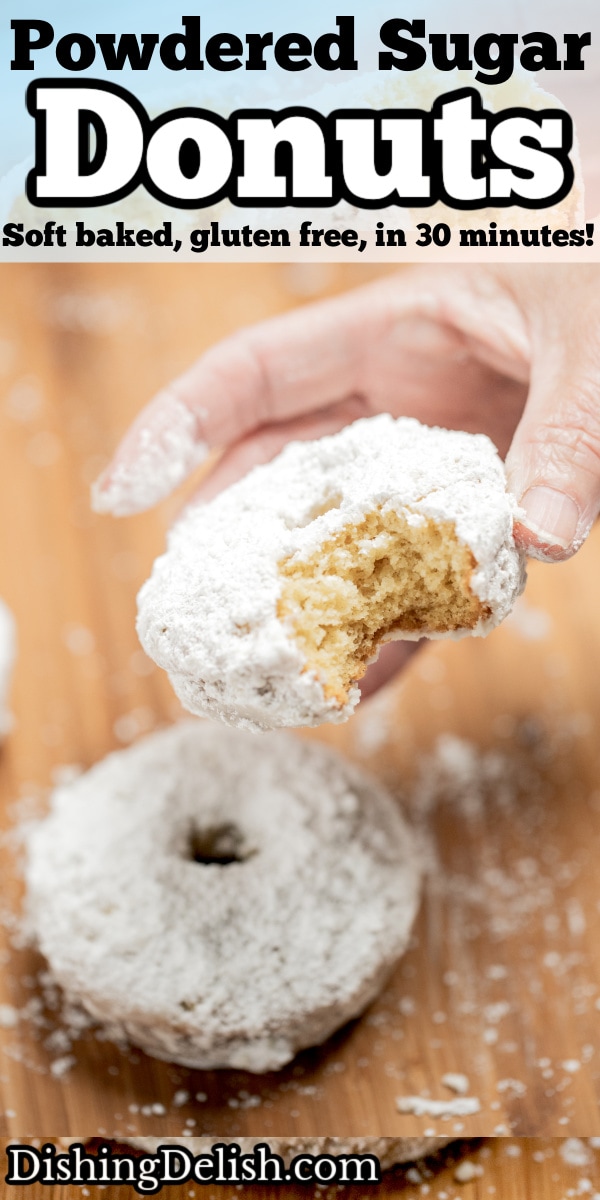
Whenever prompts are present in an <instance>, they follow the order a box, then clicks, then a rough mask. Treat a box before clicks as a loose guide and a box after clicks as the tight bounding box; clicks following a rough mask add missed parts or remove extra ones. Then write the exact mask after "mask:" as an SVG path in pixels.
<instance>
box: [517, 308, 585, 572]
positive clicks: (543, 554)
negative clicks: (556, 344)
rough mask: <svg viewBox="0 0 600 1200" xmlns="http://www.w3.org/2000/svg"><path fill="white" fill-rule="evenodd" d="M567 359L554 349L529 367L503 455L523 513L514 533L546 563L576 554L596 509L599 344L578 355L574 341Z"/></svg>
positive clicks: (534, 554)
mask: <svg viewBox="0 0 600 1200" xmlns="http://www.w3.org/2000/svg"><path fill="white" fill-rule="evenodd" d="M594 333H595V341H596V342H599V341H600V336H599V333H598V330H597V329H596V330H594ZM563 336H564V335H563ZM577 341H579V339H577ZM563 344H564V343H563ZM568 359H569V360H570V361H565V359H563V361H562V362H557V361H556V355H555V354H552V353H551V354H549V355H548V356H547V358H546V359H545V361H544V362H543V363H542V364H541V366H539V367H538V368H537V369H534V368H533V367H532V376H531V387H530V393H529V398H528V401H527V405H526V407H525V411H524V413H523V417H522V419H521V422H520V424H519V426H518V428H517V430H516V432H515V435H514V438H513V442H512V445H511V448H510V451H509V453H508V456H507V460H506V469H507V476H508V486H509V489H510V491H511V492H513V494H514V495H515V496H516V498H517V500H518V502H519V504H520V506H521V509H522V510H523V513H522V516H521V518H520V520H519V521H518V523H517V525H516V527H515V538H516V540H517V542H518V543H519V544H520V545H521V546H523V547H524V549H526V550H527V552H528V553H529V554H530V555H532V556H533V557H534V558H539V559H541V560H542V561H544V562H559V561H561V560H563V559H566V558H570V557H571V555H573V554H575V552H576V551H577V550H579V548H580V546H581V545H582V544H583V542H584V541H585V539H586V537H587V535H588V533H589V532H590V529H591V527H592V525H593V523H594V521H595V519H596V517H597V515H598V513H599V512H600V355H599V353H598V347H596V349H595V353H594V352H593V349H592V351H591V352H588V353H582V346H581V344H580V342H579V344H578V345H577V344H575V345H573V346H571V348H570V349H569V353H568Z"/></svg>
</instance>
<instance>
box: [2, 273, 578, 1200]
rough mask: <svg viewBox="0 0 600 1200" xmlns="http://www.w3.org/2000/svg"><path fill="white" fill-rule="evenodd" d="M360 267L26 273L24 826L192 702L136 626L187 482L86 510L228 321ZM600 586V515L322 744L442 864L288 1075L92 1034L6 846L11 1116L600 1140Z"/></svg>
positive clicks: (20, 279) (354, 276) (21, 326)
mask: <svg viewBox="0 0 600 1200" xmlns="http://www.w3.org/2000/svg"><path fill="white" fill-rule="evenodd" d="M363 278H366V272H364V273H361V272H360V270H358V269H356V270H350V269H343V270H342V269H340V270H339V271H330V272H328V273H325V274H323V272H322V271H316V270H315V271H311V270H310V269H307V270H305V271H302V269H300V268H291V267H285V266H277V265H273V266H262V265H257V266H221V265H219V266H215V267H210V266H202V265H198V266H196V265H192V266H189V267H188V266H177V267H172V266H171V267H169V266H166V267H164V268H163V267H161V266H139V267H137V266H117V265H111V266H105V267H101V266H94V265H88V266H64V267H57V266H52V267H49V266H44V265H36V266H25V265H19V266H16V267H14V268H13V267H4V268H2V286H1V287H0V371H1V375H0V513H1V514H2V519H1V521H0V595H1V596H3V597H4V598H5V599H6V600H7V601H8V603H9V604H10V606H11V607H12V609H13V611H14V613H15V615H16V617H17V622H18V627H19V643H20V649H19V659H18V666H17V671H16V677H15V683H14V689H13V697H12V699H13V709H14V713H15V728H14V731H13V733H12V735H11V737H10V738H9V739H8V741H7V742H6V744H5V747H4V749H3V750H2V752H1V754H0V797H1V802H2V808H3V812H4V818H3V828H4V829H5V830H6V831H8V830H10V829H11V828H12V826H13V825H14V823H15V821H18V820H20V819H22V817H23V814H24V813H27V812H29V811H31V810H35V809H38V810H39V808H40V805H42V804H43V802H44V796H45V794H46V793H47V789H48V787H49V785H50V783H51V781H52V779H53V777H54V778H56V773H57V770H58V769H59V768H64V766H65V764H75V765H77V766H78V767H84V768H85V767H89V766H90V765H91V764H92V763H94V762H95V761H97V760H98V759H99V758H101V757H102V756H103V755H105V754H106V753H107V752H108V751H110V750H112V749H114V748H115V747H119V746H125V745H127V744H129V743H130V742H131V741H132V740H134V739H135V738H136V737H137V736H139V735H141V734H143V733H145V732H147V731H149V730H151V729H153V728H155V727H157V726H159V725H163V724H164V723H166V722H170V721H172V720H174V719H176V717H177V716H178V715H179V712H180V710H179V707H178V705H177V704H176V702H175V700H174V698H173V695H172V692H171V689H170V686H169V684H168V681H167V679H166V677H165V676H164V675H163V673H162V672H161V671H159V670H158V669H154V668H153V666H152V664H150V663H149V662H148V660H147V659H146V658H145V656H144V655H143V654H142V652H141V651H140V649H139V646H138V643H137V639H136V635H135V630H134V617H135V595H136V590H137V588H138V586H139V585H140V584H141V582H142V581H143V580H144V578H145V577H146V575H147V573H148V571H149V568H150V565H151V563H152V560H153V558H154V557H155V556H156V554H157V553H158V552H159V551H160V550H161V548H162V545H163V541H164V533H165V529H166V527H167V524H168V522H169V521H170V520H171V519H172V517H173V514H174V513H175V511H176V510H177V507H178V506H179V504H180V503H181V500H180V498H178V499H177V500H174V501H169V502H166V503H165V504H164V505H163V506H162V507H161V509H160V510H159V511H157V512H153V513H150V514H147V515H144V516H141V517H137V518H135V519H131V520H127V521H120V522H119V521H113V520H111V519H109V518H100V517H97V516H94V515H93V514H92V513H91V512H90V509H89V503H88V487H89V483H90V482H91V480H92V478H93V477H94V476H95V475H96V474H97V472H98V470H99V469H100V467H101V466H102V464H103V463H104V462H105V461H106V457H107V455H108V453H109V452H110V450H111V449H112V448H113V447H114V445H115V443H116V441H117V438H118V436H119V434H120V433H121V431H123V430H124V429H125V428H126V426H127V424H128V422H129V421H130V420H131V418H132V417H133V415H134V414H135V413H136V412H137V411H138V409H139V407H140V406H141V404H142V403H143V402H144V401H145V400H146V399H147V398H148V397H149V396H150V395H151V394H152V393H153V392H154V391H155V390H157V388H158V387H159V386H160V385H162V384H163V383H165V382H166V381H167V380H168V379H169V378H170V377H172V376H173V374H174V373H175V372H177V371H179V370H180V369H182V368H183V367H184V366H185V365H186V364H187V363H189V362H190V361H191V360H192V359H193V357H194V356H195V355H196V354H198V353H199V352H200V351H201V350H202V349H203V348H204V347H206V346H208V345H209V344H210V343H212V342H213V341H214V340H215V339H216V338H217V337H220V336H222V335H223V334H226V333H228V332H230V331H231V330H233V329H235V328H237V327H238V326H239V325H240V324H243V323H247V322H249V321H251V320H254V319H256V318H258V317H262V316H266V315H268V314H270V313H275V312H278V311H282V310H283V309H285V308H286V307H290V306H291V305H293V304H296V303H298V302H299V301H300V300H301V299H303V298H304V297H305V296H306V295H308V294H310V293H315V294H320V293H321V292H323V291H325V290H335V289H336V288H342V287H346V286H349V285H350V284H355V283H357V282H360V281H361V280H362V279H363ZM599 587H600V537H599V536H598V533H596V534H594V536H593V537H592V539H591V540H590V543H589V544H588V545H587V546H586V547H585V548H584V550H583V551H582V552H581V554H580V555H579V556H578V557H577V559H576V560H575V561H573V562H571V563H569V564H566V565H563V566H558V567H541V566H539V565H534V566H533V567H532V570H531V578H530V583H529V585H528V589H527V593H526V598H525V601H522V602H520V604H519V607H518V609H517V612H516V615H515V616H514V617H512V618H511V619H510V620H509V621H508V622H507V623H506V624H505V625H504V626H503V627H502V628H501V629H499V630H497V631H496V632H495V633H494V634H492V636H491V637H490V638H489V639H487V640H485V641H479V640H469V641H466V642H461V643H457V644H443V645H442V644H437V645H435V646H431V647H429V648H428V649H427V650H426V651H424V652H423V653H422V654H421V655H419V656H417V658H416V659H415V661H414V662H413V664H412V665H411V667H410V668H409V670H408V671H407V673H406V675H405V677H404V680H403V682H401V683H398V684H397V685H395V686H394V687H392V688H390V689H388V690H387V691H386V692H385V693H381V695H380V696H379V697H378V698H377V699H376V700H375V701H372V702H371V703H370V704H365V705H364V706H362V708H361V709H360V710H359V712H358V714H357V715H356V716H355V717H354V718H353V719H352V721H351V722H349V723H348V724H347V725H345V726H343V727H338V728H336V729H328V730H323V731H319V732H318V733H316V734H314V735H313V734H311V735H310V736H318V737H323V738H325V739H326V740H327V741H330V742H331V743H333V744H335V745H337V746H339V747H340V748H341V749H342V750H344V751H346V752H347V753H348V754H350V755H352V756H353V757H355V758H356V759H358V760H360V761H362V762H364V763H365V764H366V765H367V766H368V767H370V768H371V769H372V770H374V771H375V772H376V773H377V774H379V775H380V776H381V777H382V778H384V779H385V780H386V781H387V782H388V783H389V785H390V786H391V788H392V789H393V790H394V792H395V793H396V794H397V795H398V797H399V800H401V802H402V803H403V804H404V805H405V806H406V808H407V810H408V811H409V812H410V813H411V814H412V817H413V819H414V821H415V822H416V824H417V825H418V826H419V828H420V829H421V831H422V836H423V838H424V839H425V842H426V844H427V847H428V859H429V863H430V873H429V878H428V882H427V886H426V894H425V899H424V903H423V906H422V910H421V914H420V917H419V921H418V925H417V928H416V931H415V936H414V939H413V943H412V946H411V949H410V951H409V953H408V954H407V956H406V957H405V959H404V960H403V962H402V963H401V964H400V966H399V968H398V970H397V971H396V973H395V976H394V978H393V979H392V980H391V982H390V984H389V986H388V988H387V989H386V990H385V992H384V994H383V995H382V996H381V997H380V999H379V1000H378V1002H377V1003H376V1004H375V1005H374V1006H373V1007H372V1008H371V1009H370V1010H369V1012H368V1013H367V1014H366V1015H365V1016H364V1017H363V1019H362V1020H360V1021H358V1022H355V1023H354V1024H353V1025H352V1026H351V1027H349V1028H347V1029H344V1030H343V1031H341V1032H340V1033H339V1035H338V1036H337V1037H335V1038H334V1039H333V1040H332V1041H331V1042H330V1043H329V1044H328V1045H327V1046H325V1047H323V1048H321V1049H317V1050H314V1051H310V1052H308V1053H305V1054H303V1055H302V1056H301V1057H300V1058H299V1059H298V1060H297V1061H296V1062H295V1063H293V1064H292V1065H291V1066H290V1067H288V1068H287V1069H286V1070H284V1071H283V1072H281V1073H280V1074H278V1075H270V1076H267V1077H265V1078H258V1077H253V1076H249V1075H245V1074H243V1073H241V1072H221V1073H219V1072H210V1073H205V1072H199V1071H187V1070H185V1069H183V1068H179V1067H175V1066H171V1065H169V1064H165V1063H159V1062H155V1061H153V1060H152V1059H150V1058H147V1057H146V1056H144V1055H143V1054H141V1053H139V1052H136V1051H135V1050H133V1051H132V1050H128V1049H125V1048H122V1047H121V1048H119V1047H116V1046H113V1045H111V1044H110V1043H109V1042H107V1041H103V1040H99V1037H98V1036H97V1035H96V1034H95V1033H94V1032H93V1031H91V1032H89V1031H88V1032H87V1033H85V1034H84V1035H83V1036H82V1037H81V1038H80V1039H78V1040H76V1041H75V1042H74V1043H72V1041H71V1038H69V1037H66V1036H65V1031H64V1028H63V1025H62V1022H61V1017H60V1012H59V1008H57V1007H56V1005H58V1004H59V1001H58V998H57V997H54V996H52V995H50V996H48V989H47V988H46V989H45V990H46V995H45V998H44V987H43V982H42V983H40V971H43V964H42V963H41V962H40V960H39V959H38V957H37V956H36V955H35V954H34V953H32V952H31V951H30V950H28V949H27V948H26V947H24V946H23V944H22V937H21V933H20V930H19V925H18V919H17V917H16V916H15V912H16V911H17V908H18V904H19V897H20V884H19V879H18V855H19V848H18V845H16V844H15V840H14V837H13V836H12V835H10V836H8V835H7V836H5V837H4V838H3V840H2V845H1V847H0V853H1V856H2V857H1V868H0V869H1V877H0V878H1V882H0V888H1V896H0V898H1V905H0V913H1V915H2V927H1V928H0V963H1V964H2V973H1V976H0V1005H4V1006H6V1007H4V1008H3V1007H0V1110H1V1112H2V1115H1V1116H0V1133H3V1134H5V1135H10V1136H16V1135H21V1136H24V1135H25V1134H30V1135H38V1136H40V1135H53V1134H54V1135H55V1134H57V1133H61V1134H69V1133H70V1134H81V1133H83V1134H86V1135H90V1136H91V1135H94V1134H108V1135H119V1134H120V1135H121V1136H124V1135H125V1134H127V1133H128V1132H129V1133H135V1132H137V1133H142V1134H144V1133H146V1134H169V1135H179V1134H181V1133H182V1132H183V1131H186V1132H188V1133H197V1134H200V1133H217V1134H223V1135H230V1136H235V1135H236V1134H248V1135H256V1134H260V1135H269V1134H272V1135H275V1134H297V1135H306V1134H323V1133H328V1134H340V1135H341V1134H347V1135H348V1134H357V1135H358V1134H373V1135H390V1136H391V1135H400V1134H406V1135H408V1134H417V1133H422V1132H425V1131H431V1132H432V1133H439V1134H447V1133H450V1134H451V1133H456V1134H462V1135H463V1136H467V1135H470V1136H478V1135H485V1134H493V1133H511V1132H512V1133H517V1134H520V1135H525V1134H527V1135H540V1136H560V1135H563V1134H578V1135H593V1134H596V1133H598V1132H599V1129H600V1121H599V1118H598V1091H599V1071H600V1050H599V1049H598V1046H599V1037H598V1033H599V1028H600V936H599V935H600V909H599V903H600V885H599V872H598V861H600V769H599V761H598V738H597V729H598V721H599V718H600V673H599V671H598V667H597V664H598V663H599V662H600V620H599V618H598V605H597V596H598V593H599ZM440 738H441V739H442V741H441V742H440V740H439V739H440ZM427 756H428V757H427ZM63 773H64V772H63ZM59 774H60V771H59ZM48 1000H49V1001H50V1004H51V1005H54V1006H55V1007H54V1008H52V1007H50V1008H49V1007H48ZM448 1072H453V1073H460V1074H462V1075H465V1076H467V1079H468V1084H467V1085H466V1086H468V1095H469V1096H471V1097H476V1098H477V1099H478V1100H479V1106H480V1107H479V1111H478V1112H477V1113H474V1114H473V1115H471V1116H469V1117H460V1116H454V1117H451V1118H449V1119H445V1120H444V1119H441V1118H436V1119H434V1118H432V1117H431V1116H428V1115H425V1116H423V1117H418V1116H415V1115H413V1114H411V1113H403V1114H402V1113H400V1112H399V1111H398V1110H397V1105H396V1100H397V1097H403V1098H404V1099H405V1100H406V1098H407V1097H411V1096H414V1095H418V1096H423V1095H425V1096H429V1098H431V1099H434V1100H444V1101H447V1100H450V1099H452V1097H453V1096H454V1093H453V1092H452V1091H451V1090H449V1089H448V1088H447V1087H446V1086H445V1085H444V1083H443V1077H444V1076H445V1075H446V1074H447V1073H448ZM454 1098H456V1097H455V1096H454ZM465 1194H466V1193H465ZM548 1194H552V1193H548Z"/></svg>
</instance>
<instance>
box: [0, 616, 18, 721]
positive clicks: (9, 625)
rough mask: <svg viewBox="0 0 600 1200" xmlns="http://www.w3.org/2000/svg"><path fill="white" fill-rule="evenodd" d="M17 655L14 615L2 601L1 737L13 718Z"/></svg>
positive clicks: (0, 659)
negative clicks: (12, 686) (11, 701)
mask: <svg viewBox="0 0 600 1200" xmlns="http://www.w3.org/2000/svg"><path fill="white" fill-rule="evenodd" d="M15 655H16V635H15V622H14V619H13V615H12V613H11V611H10V609H9V608H7V606H6V604H4V603H3V601H2V600H0V737H2V736H3V734H5V733H8V730H9V729H10V727H11V722H12V717H11V714H10V712H9V708H8V690H9V687H10V680H11V676H12V669H13V665H14V661H15Z"/></svg>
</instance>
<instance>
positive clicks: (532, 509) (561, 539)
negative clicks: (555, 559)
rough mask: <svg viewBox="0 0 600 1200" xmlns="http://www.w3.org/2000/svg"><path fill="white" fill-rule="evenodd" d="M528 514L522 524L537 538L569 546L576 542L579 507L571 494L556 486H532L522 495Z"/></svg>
mask: <svg viewBox="0 0 600 1200" xmlns="http://www.w3.org/2000/svg"><path fill="white" fill-rule="evenodd" d="M521 508H523V509H524V510H525V517H524V518H522V519H521V524H522V525H524V526H525V527H526V528H527V529H529V530H531V532H532V533H533V534H535V537H536V538H537V540H538V542H542V543H543V544H544V545H546V546H557V547H559V548H560V549H561V550H568V549H569V547H570V546H572V545H573V542H574V541H575V537H576V534H577V526H578V523H579V508H578V506H577V505H576V503H575V501H574V500H572V499H571V497H570V496H565V494H564V492H558V491H557V490H556V488H550V487H532V488H529V490H528V491H527V492H525V495H524V496H523V497H522V499H521Z"/></svg>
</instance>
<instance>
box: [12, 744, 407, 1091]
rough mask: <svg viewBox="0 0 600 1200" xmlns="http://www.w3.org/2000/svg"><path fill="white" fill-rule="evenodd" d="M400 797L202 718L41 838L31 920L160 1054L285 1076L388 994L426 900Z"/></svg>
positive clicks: (85, 794) (132, 762) (70, 797)
mask: <svg viewBox="0 0 600 1200" xmlns="http://www.w3.org/2000/svg"><path fill="white" fill-rule="evenodd" d="M419 882H420V863H419V855H418V851H417V848H416V846H415V841H414V838H413V837H412V836H411V834H410V832H409V830H408V828H407V826H406V825H405V823H404V821H403V820H402V818H401V816H400V815H399V812H398V809H397V806H396V805H395V803H394V801H393V800H392V799H391V798H390V797H389V796H388V794H387V793H386V792H385V791H384V790H382V788H381V787H380V786H379V785H378V784H377V783H376V782H375V781H373V780H372V779H369V778H368V777H366V776H365V775H364V774H362V772H360V771H358V770H357V769H356V768H355V767H354V766H353V765H352V764H350V763H348V762H345V761H344V760H343V759H341V758H339V757H338V756H337V755H336V754H334V753H333V752H332V751H330V750H329V749H328V748H327V747H325V746H322V745H319V744H317V743H315V742H308V741H306V740H300V739H298V738H296V737H293V736H291V735H289V734H281V733H280V734H274V735H270V736H267V737H266V738H265V739H260V740H257V739H256V738H254V737H253V736H252V735H251V734H248V733H245V732H240V731H236V730H231V729H227V728H225V727H219V726H215V725H212V724H204V723H200V722H183V723H182V724H181V725H178V726H175V727H174V728H172V729H170V730H168V731H166V732H162V733H159V734H154V735H153V736H151V737H148V738H146V739H145V740H144V741H142V742H140V743H139V744H138V745H136V746H134V747H132V748H129V749H127V750H124V751H119V752H117V753H115V754H112V755H110V756H109V757H108V758H107V759H105V760H104V761H103V762H101V763H100V764H98V765H97V766H96V767H94V768H93V769H92V770H91V771H89V772H88V773H87V774H86V775H83V776H80V777H79V779H78V780H76V781H75V782H74V783H71V784H70V785H69V786H67V787H62V788H59V789H58V790H57V791H56V792H55V793H54V796H53V798H52V804H51V811H50V814H49V816H48V817H47V818H45V819H44V820H43V821H42V822H41V823H40V824H39V825H38V826H37V827H36V828H35V829H34V830H33V831H32V833H31V834H30V836H29V844H28V856H27V864H26V884H27V909H28V913H29V918H30V922H31V924H32V928H33V931H34V933H35V936H36V940H37V942H38V944H39V947H40V949H41V950H42V952H43V953H44V954H45V956H46V958H47V959H48V962H49V964H50V967H51V970H52V972H53V974H54V976H55V978H56V979H57V981H58V982H59V983H60V984H61V985H62V986H63V988H64V989H65V991H66V992H67V994H68V995H69V997H71V998H72V999H75V1000H77V1001H79V1002H80V1003H81V1004H82V1005H83V1006H84V1007H85V1008H86V1009H87V1011H88V1012H89V1013H91V1014H92V1015H93V1016H94V1017H95V1018H97V1019H98V1020H100V1021H101V1022H104V1023H106V1024H108V1025H110V1027H111V1029H113V1030H116V1031H118V1032H119V1033H121V1034H122V1035H124V1036H126V1037H127V1038H129V1039H130V1040H131V1041H132V1042H134V1043H136V1044H137V1045H139V1046H142V1047H143V1048H144V1049H145V1050H146V1051H147V1052H148V1053H149V1054H152V1055H155V1056H156V1057H158V1058H165V1059H169V1060H171V1061H173V1062H179V1063H183V1064H185V1065H186V1066H191V1067H203V1068H215V1067H237V1068H240V1069H244V1070H248V1071H256V1072H261V1071H269V1070H275V1069H278V1068H280V1067H282V1066H283V1065H284V1064H285V1063H286V1062H288V1061H289V1060H290V1059H291V1058H293V1056H294V1054H296V1052H297V1051H298V1050H301V1049H303V1048H304V1047H306V1046H313V1045H316V1044H318V1043H320V1042H322V1041H324V1040H325V1039H326V1038H327V1037H329V1035H330V1034H331V1033H333V1032H334V1030H336V1029H337V1028H338V1027H339V1026H341V1025H343V1024H344V1023H345V1022H346V1021H348V1020H349V1019H350V1018H352V1017H355V1016H357V1015H358V1014H359V1013H360V1012H361V1011H362V1010H363V1009H364V1008H365V1006H366V1005H367V1004H368V1003H369V1002H370V1001H371V1000H372V999H373V998H374V996H375V995H376V994H377V992H378V991H379V989H380V988H381V986H382V984H383V983H384V981H385V980H386V978H387V976H388V975H389V973H390V971H391V969H392V967H393V966H394V964H395V963H396V961H397V960H398V958H399V957H400V955H401V954H402V953H403V951H404V949H405V947H406V943H407V940H408V936H409V933H410V929H411V925H412V922H413V918H414V915H415V911H416V908H417V903H418V896H419Z"/></svg>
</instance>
